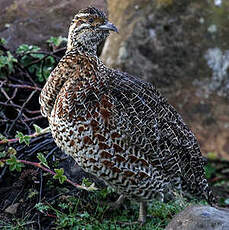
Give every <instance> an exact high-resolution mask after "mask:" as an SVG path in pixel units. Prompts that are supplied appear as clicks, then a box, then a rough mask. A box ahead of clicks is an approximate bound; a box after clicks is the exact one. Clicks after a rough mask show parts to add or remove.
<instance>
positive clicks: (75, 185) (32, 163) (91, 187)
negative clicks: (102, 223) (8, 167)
mask: <svg viewBox="0 0 229 230" xmlns="http://www.w3.org/2000/svg"><path fill="white" fill-rule="evenodd" d="M0 161H1V162H6V161H7V159H0ZM17 162H20V163H23V164H26V165H32V166H35V167H37V168H40V169H42V170H43V171H45V172H48V173H49V174H51V175H53V176H55V175H57V173H55V172H53V171H52V170H50V169H48V168H46V167H44V166H43V165H41V164H40V163H37V162H31V161H27V160H18V159H17ZM66 181H67V182H68V183H69V184H71V185H73V186H74V187H76V188H78V189H84V190H87V191H91V190H96V189H97V188H95V187H94V185H93V184H92V185H91V186H89V187H85V186H83V185H79V184H77V183H75V182H73V181H71V180H69V179H66Z"/></svg>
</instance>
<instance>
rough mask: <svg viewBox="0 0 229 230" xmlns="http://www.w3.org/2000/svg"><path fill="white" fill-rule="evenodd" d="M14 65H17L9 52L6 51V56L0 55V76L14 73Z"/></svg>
mask: <svg viewBox="0 0 229 230" xmlns="http://www.w3.org/2000/svg"><path fill="white" fill-rule="evenodd" d="M0 54H1V53H0ZM14 63H17V59H16V58H14V56H13V55H12V54H11V52H10V51H7V52H6V55H1V56H0V76H1V75H2V76H4V75H7V74H10V73H12V72H13V71H14ZM0 78H1V77H0Z"/></svg>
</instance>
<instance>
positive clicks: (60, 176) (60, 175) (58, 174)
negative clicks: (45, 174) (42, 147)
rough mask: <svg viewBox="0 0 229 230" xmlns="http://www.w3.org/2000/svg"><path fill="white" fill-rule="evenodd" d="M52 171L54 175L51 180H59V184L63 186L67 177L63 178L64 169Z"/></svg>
mask: <svg viewBox="0 0 229 230" xmlns="http://www.w3.org/2000/svg"><path fill="white" fill-rule="evenodd" d="M54 171H55V173H56V175H54V176H53V178H54V179H57V180H59V182H60V183H61V184H63V183H64V182H65V181H66V180H67V177H66V176H64V169H63V168H61V169H54Z"/></svg>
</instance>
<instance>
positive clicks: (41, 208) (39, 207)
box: [35, 203, 50, 213]
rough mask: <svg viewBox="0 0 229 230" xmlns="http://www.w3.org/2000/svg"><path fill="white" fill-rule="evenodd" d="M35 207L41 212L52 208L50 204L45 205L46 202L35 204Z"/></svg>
mask: <svg viewBox="0 0 229 230" xmlns="http://www.w3.org/2000/svg"><path fill="white" fill-rule="evenodd" d="M35 208H36V209H37V210H38V211H40V212H42V213H43V212H44V211H48V210H49V209H50V207H49V206H48V205H44V204H42V203H37V204H36V205H35Z"/></svg>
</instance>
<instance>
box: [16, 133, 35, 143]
mask: <svg viewBox="0 0 229 230" xmlns="http://www.w3.org/2000/svg"><path fill="white" fill-rule="evenodd" d="M15 137H16V138H18V139H19V143H23V142H25V144H26V145H29V143H30V140H31V137H30V136H28V135H24V134H23V133H21V132H18V131H17V135H16V136H15Z"/></svg>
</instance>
